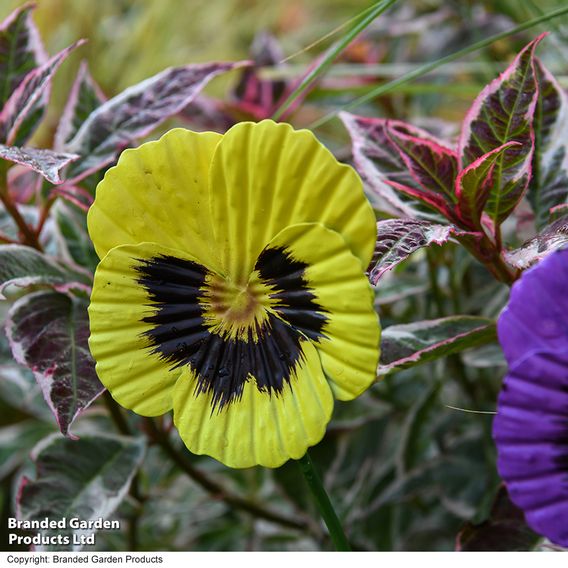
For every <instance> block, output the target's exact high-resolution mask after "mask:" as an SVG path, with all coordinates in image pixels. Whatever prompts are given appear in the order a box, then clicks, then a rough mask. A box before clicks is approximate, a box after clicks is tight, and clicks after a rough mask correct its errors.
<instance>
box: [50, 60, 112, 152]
mask: <svg viewBox="0 0 568 568" xmlns="http://www.w3.org/2000/svg"><path fill="white" fill-rule="evenodd" d="M106 100H107V99H106V97H105V95H104V93H103V92H102V91H101V89H100V87H99V86H98V85H97V84H96V83H95V81H94V79H93V78H92V77H91V74H90V73H89V68H88V66H87V62H86V61H82V62H81V66H80V67H79V72H78V73H77V77H76V78H75V82H74V83H73V87H72V88H71V93H70V94H69V99H67V104H66V105H65V110H64V111H63V115H62V116H61V120H60V121H59V125H58V127H57V132H56V133H55V143H54V147H55V149H56V150H63V148H65V144H67V142H69V141H70V140H71V139H72V138H73V136H75V134H77V131H78V130H79V128H80V127H81V125H82V124H83V123H84V122H85V121H86V120H87V118H88V117H89V115H90V114H91V113H92V112H93V111H94V110H95V109H97V108H98V107H100V106H101V105H102V104H103V103H104V102H105V101H106Z"/></svg>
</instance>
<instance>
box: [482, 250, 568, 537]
mask: <svg viewBox="0 0 568 568" xmlns="http://www.w3.org/2000/svg"><path fill="white" fill-rule="evenodd" d="M567 286H568V250H566V249H565V250H562V251H559V252H556V253H553V254H551V255H550V256H548V257H547V258H546V259H544V260H543V261H542V262H541V263H539V264H538V265H537V266H535V267H534V268H532V269H530V270H528V271H527V272H525V274H524V275H523V276H522V278H521V279H520V280H519V281H518V282H517V283H516V284H515V285H514V286H513V289H512V292H511V299H510V301H509V304H508V305H507V308H506V309H505V310H504V311H503V313H502V315H501V317H500V319H499V322H498V332H499V340H500V342H501V345H502V347H503V350H504V352H505V357H506V358H507V362H508V364H509V371H508V373H507V376H506V377H505V381H504V384H503V388H502V390H501V394H500V395H499V401H498V408H497V416H496V417H495V421H494V425H493V435H494V438H495V441H496V443H497V450H498V463H497V465H498V469H499V473H500V475H501V477H502V478H503V480H504V481H505V483H506V485H507V489H508V491H509V494H510V496H511V499H512V500H513V502H514V503H515V504H516V505H518V506H519V507H520V508H522V509H523V510H524V512H525V516H526V520H527V522H528V524H529V525H530V526H531V528H533V529H534V530H535V531H536V532H538V533H540V534H542V535H544V536H546V537H547V538H548V539H550V540H551V541H552V542H554V543H556V544H559V545H561V546H568V482H567V479H568V304H567V301H566V287H567Z"/></svg>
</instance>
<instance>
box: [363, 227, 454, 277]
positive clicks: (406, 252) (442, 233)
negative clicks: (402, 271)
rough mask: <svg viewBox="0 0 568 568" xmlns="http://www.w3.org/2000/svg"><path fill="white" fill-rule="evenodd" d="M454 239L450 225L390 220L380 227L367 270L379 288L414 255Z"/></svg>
mask: <svg viewBox="0 0 568 568" xmlns="http://www.w3.org/2000/svg"><path fill="white" fill-rule="evenodd" d="M451 236H452V227H451V225H439V224H435V223H431V222H429V221H423V220H417V219H387V220H385V221H379V222H378V223H377V243H376V245H375V253H374V255H373V260H372V261H371V264H370V266H369V268H368V274H369V279H370V281H371V282H372V283H373V284H377V282H378V281H379V279H380V278H381V276H382V275H383V274H384V273H385V272H387V271H388V270H391V269H392V268H394V267H395V266H396V265H397V264H398V263H399V262H402V261H403V260H405V259H407V258H408V257H409V256H410V255H411V254H412V253H413V252H415V251H417V250H418V249H420V248H423V247H428V246H430V245H432V244H436V245H442V244H444V243H445V242H447V241H448V240H449V238H450V237H451Z"/></svg>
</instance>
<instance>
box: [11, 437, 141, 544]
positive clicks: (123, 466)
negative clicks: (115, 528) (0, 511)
mask: <svg viewBox="0 0 568 568" xmlns="http://www.w3.org/2000/svg"><path fill="white" fill-rule="evenodd" d="M144 453H145V443H144V440H143V439H142V438H126V437H121V436H109V435H107V434H100V433H97V434H96V435H95V434H91V435H88V436H82V437H81V439H80V440H69V439H65V438H62V437H61V436H51V437H49V438H47V439H45V440H43V441H42V442H40V443H39V444H38V445H37V446H36V448H35V450H33V451H32V454H31V455H32V459H33V462H34V465H35V468H34V469H35V471H33V472H32V475H30V474H29V473H28V474H27V475H24V476H23V477H22V478H21V479H20V484H19V487H18V492H17V502H16V512H17V517H18V519H20V520H22V521H42V520H43V519H45V518H49V519H53V520H55V519H67V520H69V519H73V518H76V519H80V520H85V521H87V520H95V519H101V520H106V519H108V518H109V517H110V516H111V515H112V514H113V513H114V511H115V510H116V509H117V507H118V506H119V505H120V504H121V502H122V500H123V499H124V498H125V497H126V495H127V493H128V488H129V486H130V483H131V481H132V478H133V477H134V475H135V474H136V472H137V471H138V468H139V467H140V465H141V464H142V460H143V459H144ZM95 532H96V529H94V528H93V529H79V528H71V527H70V526H69V523H67V526H66V527H65V528H63V529H62V528H56V529H49V528H42V529H40V530H38V531H37V534H40V535H41V536H42V537H43V538H44V539H45V540H46V541H47V542H50V541H51V542H53V544H41V545H38V546H36V547H35V548H34V549H35V550H36V551H54V550H74V551H77V550H81V548H82V547H83V545H82V544H80V541H81V539H80V538H78V537H79V535H83V536H90V535H92V534H94V533H95ZM58 536H59V537H60V538H49V537H58ZM61 537H64V538H61ZM74 537H77V538H74ZM67 541H68V542H67ZM58 542H59V543H60V544H57V543H58ZM66 543H67V544H66Z"/></svg>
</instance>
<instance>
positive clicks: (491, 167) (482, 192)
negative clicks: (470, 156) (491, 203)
mask: <svg viewBox="0 0 568 568" xmlns="http://www.w3.org/2000/svg"><path fill="white" fill-rule="evenodd" d="M518 144H519V143H518V142H507V143H506V144H503V145H502V146H499V148H495V150H491V152H488V153H487V154H483V156H480V157H479V158H477V160H475V161H473V162H472V163H471V164H469V166H467V167H466V168H464V169H463V170H462V171H461V172H460V173H459V174H458V176H457V178H456V182H455V185H456V188H455V194H456V197H457V200H458V203H457V212H458V215H459V217H460V218H461V220H462V222H463V223H464V224H465V225H467V226H468V227H471V228H472V229H475V230H479V231H483V228H482V224H481V215H482V213H483V209H484V208H485V204H486V203H487V199H488V198H489V194H490V193H491V188H492V187H493V183H494V171H495V162H496V161H497V160H498V159H499V158H500V157H501V156H502V154H503V152H505V151H506V150H507V148H510V147H511V146H516V145H518Z"/></svg>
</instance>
